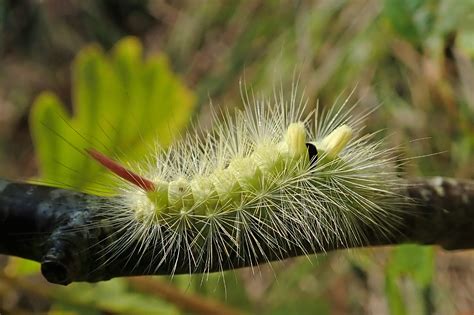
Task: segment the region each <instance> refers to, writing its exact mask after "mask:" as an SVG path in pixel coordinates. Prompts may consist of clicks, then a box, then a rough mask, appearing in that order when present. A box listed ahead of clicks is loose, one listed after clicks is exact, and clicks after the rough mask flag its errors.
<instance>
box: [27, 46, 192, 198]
mask: <svg viewBox="0 0 474 315" xmlns="http://www.w3.org/2000/svg"><path fill="white" fill-rule="evenodd" d="M73 73H74V80H73V84H74V85H73V87H74V88H73V91H72V93H73V104H74V107H73V116H72V118H69V117H68V116H69V115H68V114H67V113H66V109H65V108H64V105H62V104H61V102H60V100H59V99H58V98H57V97H56V96H55V95H54V94H52V93H50V92H44V93H42V94H41V95H40V96H38V98H37V100H36V101H35V103H34V105H33V108H32V109H31V118H30V119H31V132H32V137H33V141H34V144H35V148H36V152H37V156H38V162H39V171H40V176H41V180H42V181H45V182H51V183H60V185H61V186H63V187H72V188H75V189H81V190H88V191H96V192H97V191H98V192H100V191H103V190H104V186H105V187H107V184H108V183H107V176H104V174H105V173H106V170H105V169H104V168H103V167H102V166H100V165H99V164H98V163H97V162H96V161H94V160H93V159H91V158H90V157H89V156H88V155H87V154H85V151H84V149H89V148H94V149H98V150H99V151H101V152H102V153H104V154H106V155H108V156H118V157H123V158H125V159H126V160H127V161H128V162H133V161H134V160H137V159H139V158H143V156H147V155H149V154H152V153H153V152H154V150H156V147H155V146H154V144H156V143H155V141H159V144H160V145H161V146H163V147H166V146H167V145H168V144H169V143H170V142H171V141H172V138H173V137H174V136H176V135H178V134H179V133H180V131H181V130H182V129H183V128H184V127H186V126H187V124H188V123H189V118H190V115H191V113H192V110H193V106H194V103H195V101H194V99H195V97H194V95H193V93H192V92H191V91H189V90H188V89H187V88H186V87H185V86H184V85H183V84H182V82H180V80H179V79H178V78H177V77H176V76H175V75H174V74H173V73H172V72H171V71H170V69H169V67H168V63H167V60H166V58H165V57H164V56H163V55H157V56H153V57H151V58H149V59H148V60H147V61H146V62H143V60H142V47H141V44H140V43H139V41H138V40H137V39H134V38H128V39H124V40H122V41H120V42H118V44H117V45H116V46H115V48H114V49H113V52H112V55H111V56H110V57H107V56H105V55H104V54H103V53H102V51H101V49H100V48H99V47H97V46H91V47H88V48H85V49H83V50H82V51H81V52H80V53H79V54H78V57H77V58H76V60H75V62H74V66H73ZM58 164H59V166H58ZM98 178H100V184H96V182H97V179H98Z"/></svg>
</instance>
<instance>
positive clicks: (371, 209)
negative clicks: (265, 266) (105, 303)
mask: <svg viewBox="0 0 474 315" xmlns="http://www.w3.org/2000/svg"><path fill="white" fill-rule="evenodd" d="M295 95H296V93H292V96H291V99H290V100H286V101H285V100H284V98H283V97H282V96H277V97H275V99H274V100H272V101H269V100H255V99H252V100H251V101H250V98H249V97H248V96H247V97H244V100H245V102H244V103H245V104H244V107H243V109H242V110H237V111H236V112H235V113H224V114H222V115H220V116H219V115H214V116H215V118H216V120H215V123H214V126H213V127H212V128H211V129H210V130H208V131H206V130H203V129H202V128H199V127H196V128H194V129H193V130H192V131H190V132H189V133H188V135H187V136H186V137H184V138H183V139H182V140H179V141H177V142H176V143H174V144H173V145H172V146H171V147H170V148H168V149H166V150H162V149H157V152H156V155H155V156H153V157H148V158H147V159H146V161H147V162H146V163H144V164H140V165H136V166H131V167H130V169H126V168H124V167H122V166H120V165H119V164H118V163H117V162H115V161H114V160H112V159H111V158H108V157H106V156H104V155H103V154H102V153H100V152H99V151H97V150H95V149H90V150H88V152H89V154H90V156H91V157H92V158H94V159H95V160H97V161H98V162H99V163H101V164H102V165H103V166H105V167H106V168H108V169H109V170H110V171H111V172H112V173H113V174H115V175H117V178H118V179H120V183H119V184H118V185H119V189H118V190H119V192H118V193H117V196H116V197H114V198H112V199H111V201H110V203H108V204H105V205H100V207H98V208H100V209H102V211H101V212H100V213H98V214H97V215H99V216H100V217H101V218H102V220H107V221H108V223H109V224H110V225H112V226H119V227H120V229H119V230H120V235H119V236H118V237H117V238H116V241H114V242H113V243H112V245H111V246H109V247H108V248H105V249H104V257H107V261H108V262H111V261H113V259H114V257H116V256H117V255H118V254H119V253H121V252H123V251H125V250H127V251H130V248H128V246H131V245H130V244H132V243H133V244H135V245H134V246H136V244H137V242H136V241H137V240H138V243H139V244H141V245H140V246H139V247H138V248H134V249H133V251H132V252H133V253H134V255H135V256H136V257H133V258H131V261H133V260H136V261H139V260H140V259H147V260H149V262H150V266H149V268H150V270H158V269H159V268H160V266H161V265H163V264H167V265H169V264H172V263H173V262H175V261H176V262H177V261H181V262H183V261H184V262H185V264H186V266H187V268H188V271H189V272H194V271H196V270H195V268H196V266H204V268H202V267H199V268H200V270H202V271H204V272H209V271H216V270H222V269H224V266H226V267H227V268H228V267H229V264H236V265H247V266H248V265H250V266H253V265H256V264H258V263H261V262H264V261H269V260H274V259H284V258H286V257H289V256H290V253H295V252H297V253H301V254H307V253H309V252H310V251H311V250H308V248H311V247H313V248H315V249H316V248H319V249H320V248H322V249H323V250H324V248H326V247H327V246H328V244H335V243H336V244H339V245H340V246H339V247H345V246H349V244H351V245H353V244H357V243H359V242H361V240H362V239H363V238H364V237H365V235H364V233H365V232H364V231H366V230H367V227H368V228H369V229H373V230H380V231H381V232H382V233H381V234H383V233H386V234H390V233H392V232H394V230H393V229H396V224H397V211H399V210H398V209H400V204H401V203H402V202H403V200H402V198H401V197H400V196H399V194H398V191H399V189H400V187H401V185H402V184H401V181H400V179H399V176H398V174H397V168H396V166H397V165H396V158H397V157H396V155H395V154H394V153H395V150H394V149H390V148H388V149H387V148H385V145H384V141H383V140H376V139H375V137H376V136H375V135H374V134H363V126H362V121H363V119H364V117H365V116H364V115H359V116H358V115H356V113H355V111H356V108H357V106H349V105H348V103H349V101H348V100H346V101H344V102H343V104H339V105H337V104H336V105H335V106H333V107H332V108H330V109H329V110H327V111H326V112H323V113H322V114H320V113H319V111H318V109H316V110H313V111H310V112H309V113H307V112H308V107H309V106H308V105H307V102H306V101H304V99H303V98H301V99H297V97H296V96H295ZM132 241H133V242H132ZM308 244H309V245H308ZM150 248H152V250H151V253H152V254H151V257H150ZM314 251H316V250H314ZM318 251H320V250H318ZM144 256H147V257H146V258H144ZM237 261H240V262H241V263H236V262H237ZM177 268H178V267H177ZM178 269H179V270H182V269H183V268H182V267H179V268H178Z"/></svg>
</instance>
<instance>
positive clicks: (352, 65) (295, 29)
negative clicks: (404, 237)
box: [0, 0, 474, 314]
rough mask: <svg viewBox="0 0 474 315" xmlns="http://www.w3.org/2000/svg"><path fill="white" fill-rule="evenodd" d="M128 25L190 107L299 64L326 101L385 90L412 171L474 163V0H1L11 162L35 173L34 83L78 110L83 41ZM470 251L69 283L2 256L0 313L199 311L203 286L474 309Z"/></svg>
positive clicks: (353, 310)
mask: <svg viewBox="0 0 474 315" xmlns="http://www.w3.org/2000/svg"><path fill="white" fill-rule="evenodd" d="M130 35H132V36H135V37H136V39H131V40H132V41H135V42H136V43H138V45H139V43H140V42H141V45H142V46H143V50H144V55H145V58H147V57H149V56H154V55H157V54H159V55H160V56H162V57H163V58H165V59H166V64H167V67H169V71H170V72H173V73H174V74H173V76H176V78H179V80H181V81H182V84H183V86H185V87H187V88H186V91H188V90H189V91H190V92H189V93H192V94H193V96H192V97H191V98H192V100H193V104H194V107H193V111H192V112H190V113H186V115H189V116H185V117H189V120H193V121H200V122H202V123H204V124H209V120H210V117H209V106H208V105H209V103H210V101H212V103H213V104H214V106H218V107H228V108H230V107H232V106H239V105H241V99H240V90H239V89H240V87H239V82H240V81H241V80H243V81H245V83H246V85H247V86H248V87H250V88H251V89H252V90H253V91H255V93H261V94H262V95H264V96H265V95H266V96H271V95H272V93H273V91H274V90H275V87H277V88H278V89H280V88H282V89H283V90H284V91H285V90H289V89H290V88H291V86H292V84H293V83H294V82H295V80H297V81H298V82H299V85H300V87H301V88H302V89H304V93H305V96H306V97H308V99H309V101H310V104H316V102H317V101H319V103H320V105H321V106H327V105H330V104H332V103H333V102H334V101H335V100H336V99H337V97H338V96H340V95H341V94H342V95H347V94H348V93H349V92H350V91H351V90H352V89H354V95H353V97H352V98H353V100H354V101H357V100H358V101H360V103H361V105H360V106H361V107H362V108H372V107H374V106H380V107H379V109H378V110H377V111H376V112H375V113H374V114H373V115H371V116H370V117H369V119H368V121H367V129H368V130H369V131H373V130H378V129H384V130H385V133H386V134H389V135H391V136H390V138H389V139H390V140H389V141H390V142H392V143H391V144H392V145H402V146H403V155H404V156H407V157H415V156H422V157H421V158H418V159H415V160H413V161H411V163H409V165H408V166H407V167H406V170H405V171H406V172H407V176H411V177H414V176H433V175H443V176H452V177H458V178H471V179H473V178H474V1H473V0H465V1H458V0H438V1H434V0H384V1H377V0H360V1H350V0H336V1H334V0H319V1H305V0H301V1H290V0H282V1H264V0H261V1H260V0H252V1H250V0H249V1H234V0H231V1H214V0H211V1H206V2H204V1H191V0H189V1H160V0H129V1H125V0H124V1H113V0H101V1H79V0H43V1H39V0H0V176H2V177H6V178H11V179H22V178H31V177H33V176H36V175H37V174H38V167H39V159H38V155H37V154H35V149H34V147H33V142H32V137H31V133H30V125H29V119H30V118H29V117H30V109H31V107H32V104H33V103H34V102H35V99H36V98H37V96H38V95H40V93H41V92H42V91H45V90H49V91H51V92H52V93H53V94H54V95H56V96H57V99H58V100H60V102H61V103H62V104H64V105H65V107H66V110H67V111H69V112H71V111H72V108H73V104H74V103H75V98H74V97H75V96H74V95H75V94H74V91H76V90H77V86H74V83H75V82H76V81H75V80H74V71H73V69H74V66H73V65H76V66H77V63H78V58H80V57H76V56H78V55H81V53H80V52H82V56H84V51H85V50H84V49H86V50H87V49H89V50H90V49H91V46H90V45H91V44H92V43H95V46H93V47H96V48H97V47H102V49H103V54H104V56H109V55H107V52H108V51H113V50H114V49H116V47H117V46H116V44H117V42H119V41H120V40H121V39H123V38H124V37H126V36H130ZM85 47H86V48H85ZM114 47H115V48H114ZM94 49H95V48H94ZM97 49H99V48H97ZM104 58H113V57H104ZM130 89H131V88H130ZM183 93H184V92H183ZM186 93H187V92H186ZM163 101H164V102H166V100H165V99H164V100H163ZM75 105H76V104H75ZM176 106H179V104H176ZM186 119H188V118H186ZM473 258H474V256H473V253H472V252H470V251H463V252H457V253H448V252H444V251H442V250H440V249H438V248H432V247H418V246H412V245H409V246H401V247H397V248H383V249H369V250H353V251H351V252H350V253H346V252H337V253H331V254H328V255H325V256H319V257H316V258H311V259H306V258H299V259H291V260H288V261H285V262H281V263H276V264H273V265H272V266H271V267H270V266H262V267H261V268H260V270H254V271H252V270H242V271H237V272H233V273H228V274H227V275H226V276H225V284H224V283H223V281H222V279H221V278H219V276H218V275H212V276H211V277H210V278H209V279H207V280H204V281H203V279H202V278H201V277H199V276H195V277H188V276H186V277H184V276H179V277H175V278H173V279H168V278H164V277H161V278H159V277H158V278H151V277H149V278H146V279H141V280H140V281H141V282H140V281H139V283H136V282H133V281H128V280H125V279H119V280H113V281H109V282H104V283H101V284H99V285H90V284H74V285H71V286H69V287H67V288H62V287H57V286H52V285H49V284H47V283H46V282H45V280H43V279H42V278H41V277H40V276H38V274H37V270H38V266H37V265H36V264H33V263H27V262H25V261H23V260H20V259H7V258H6V257H2V258H1V259H0V263H1V266H0V267H1V270H2V271H1V273H0V275H1V277H0V313H2V312H7V313H12V314H29V313H48V312H49V313H50V314H152V313H155V314H160V313H161V314H186V313H190V314H191V313H193V312H192V311H183V310H182V303H183V301H185V300H186V299H187V298H189V297H192V298H196V299H198V300H201V301H205V302H206V303H207V302H209V303H220V304H219V305H218V306H216V307H217V308H219V307H221V310H222V311H223V312H224V311H229V308H232V309H233V310H234V311H240V312H246V313H250V314H253V313H260V314H472V313H474V293H473V292H474V259H473ZM166 290H171V292H172V293H173V294H174V295H173V296H174V299H170V298H169V297H166V294H164V293H163V292H165V291H166ZM166 292H168V291H166ZM223 305H226V306H225V307H226V308H224V306H223Z"/></svg>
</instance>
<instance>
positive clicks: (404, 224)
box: [0, 177, 474, 284]
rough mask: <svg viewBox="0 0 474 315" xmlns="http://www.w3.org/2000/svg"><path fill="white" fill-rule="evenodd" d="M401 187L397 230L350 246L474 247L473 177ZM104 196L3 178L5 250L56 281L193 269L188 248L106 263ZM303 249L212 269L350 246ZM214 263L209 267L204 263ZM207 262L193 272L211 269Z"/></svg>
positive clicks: (370, 232)
mask: <svg viewBox="0 0 474 315" xmlns="http://www.w3.org/2000/svg"><path fill="white" fill-rule="evenodd" d="M407 187H408V188H407V189H406V191H405V192H404V193H405V194H406V196H407V198H411V200H412V201H413V202H410V203H408V204H409V206H407V208H406V209H403V210H405V211H402V212H401V213H402V218H401V224H400V228H399V229H398V230H397V232H396V233H393V234H392V235H391V236H386V235H385V234H383V235H382V234H381V232H380V231H379V230H376V229H371V228H370V227H369V226H367V227H365V232H366V233H365V235H366V236H367V237H366V239H365V241H363V243H358V244H354V245H352V246H351V245H350V246H349V247H361V246H377V245H392V244H393V245H394V244H401V243H418V244H429V245H440V246H442V247H443V248H445V249H450V250H451V249H466V248H474V232H473V231H474V182H473V181H468V180H465V181H463V180H455V179H448V178H440V177H436V178H432V179H419V180H413V181H411V182H409V185H408V186H407ZM101 198H102V197H97V196H92V195H87V194H83V193H78V192H72V191H68V190H63V189H57V188H51V187H45V186H37V185H31V184H22V183H11V182H8V181H4V180H0V253H2V254H6V255H13V256H19V257H23V258H27V259H31V260H35V261H38V262H40V263H41V271H42V273H43V275H44V277H45V278H46V279H47V280H48V281H50V282H53V283H58V284H68V283H70V282H73V281H89V282H94V281H101V280H107V279H110V278H114V277H121V276H131V275H147V274H171V273H173V272H174V273H177V274H179V273H189V272H190V267H189V266H188V265H187V263H188V259H187V256H186V253H184V252H183V254H182V255H181V256H180V257H183V258H182V260H183V261H178V262H176V261H166V260H165V261H164V262H163V263H162V264H161V265H160V267H159V268H158V269H151V268H150V260H151V259H152V258H154V259H156V257H154V256H153V257H152V255H153V254H152V253H149V256H147V255H146V254H145V255H144V256H143V257H141V259H140V260H139V261H138V262H137V261H136V260H134V259H133V258H132V259H130V257H131V256H133V255H136V252H133V250H132V248H133V246H131V247H130V248H131V250H130V251H129V252H123V253H121V254H120V255H119V256H118V257H116V259H114V260H113V261H112V262H106V259H107V257H106V256H104V248H108V246H109V245H110V244H112V243H113V242H114V241H115V240H116V239H117V238H118V237H119V235H120V233H119V232H118V231H117V228H116V227H113V226H107V225H104V224H99V222H94V221H96V220H98V216H93V215H92V214H93V213H94V212H95V211H100V210H98V209H95V208H94V207H95V206H96V205H97V204H98V201H99V202H100V199H101ZM302 245H303V246H304V247H305V249H295V248H292V249H288V250H285V251H284V252H282V253H279V255H277V254H275V253H274V252H273V251H272V250H271V248H263V250H264V251H265V252H267V253H268V255H267V256H266V257H261V260H260V261H248V260H245V259H244V258H242V257H239V256H237V255H230V256H229V257H228V258H227V259H226V261H220V262H218V261H216V262H214V263H212V265H211V266H210V270H209V271H216V270H219V268H220V267H224V269H234V268H240V267H245V266H248V265H250V264H255V263H262V262H265V261H267V260H280V259H282V258H287V257H294V256H299V255H303V254H305V253H320V252H325V251H328V250H336V249H342V248H346V247H347V244H346V245H343V244H331V243H327V244H322V245H316V244H310V243H309V242H308V243H306V244H302ZM207 267H209V266H207ZM204 268H205V266H204V263H202V266H201V265H197V266H193V269H192V270H191V272H196V273H199V272H203V271H206V270H207V269H206V270H205V269H204Z"/></svg>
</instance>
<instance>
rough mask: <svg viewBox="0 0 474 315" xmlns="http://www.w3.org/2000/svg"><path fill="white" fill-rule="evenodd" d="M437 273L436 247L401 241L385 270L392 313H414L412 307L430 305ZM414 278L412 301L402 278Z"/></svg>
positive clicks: (407, 279) (406, 279)
mask: <svg viewBox="0 0 474 315" xmlns="http://www.w3.org/2000/svg"><path fill="white" fill-rule="evenodd" d="M433 273H434V250H433V248H432V247H429V246H418V245H401V246H398V247H396V248H395V249H394V251H393V252H392V257H391V259H390V262H389V265H388V266H387V269H386V271H385V292H386V294H387V298H388V304H389V309H390V313H391V314H392V315H403V314H411V313H413V312H411V311H408V309H409V307H410V309H414V308H418V309H426V307H427V303H429V301H426V297H427V295H426V294H425V293H426V292H429V289H430V286H431V282H432V279H433ZM402 280H404V281H411V282H413V283H414V284H415V288H416V292H415V294H414V295H411V298H410V301H407V299H406V298H405V297H406V296H407V294H406V292H404V290H403V288H402V287H401V285H400V283H401V281H402Z"/></svg>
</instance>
